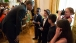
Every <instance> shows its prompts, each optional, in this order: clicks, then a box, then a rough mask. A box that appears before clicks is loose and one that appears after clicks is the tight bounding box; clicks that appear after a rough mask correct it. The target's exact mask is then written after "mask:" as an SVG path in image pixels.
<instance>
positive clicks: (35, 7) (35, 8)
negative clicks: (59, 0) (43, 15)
mask: <svg viewBox="0 0 76 43" xmlns="http://www.w3.org/2000/svg"><path fill="white" fill-rule="evenodd" d="M34 1H35V6H34V13H35V14H36V10H37V6H38V4H37V0H34Z"/></svg>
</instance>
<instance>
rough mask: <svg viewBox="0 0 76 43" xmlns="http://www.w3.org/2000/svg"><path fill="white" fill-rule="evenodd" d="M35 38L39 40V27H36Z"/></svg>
mask: <svg viewBox="0 0 76 43" xmlns="http://www.w3.org/2000/svg"><path fill="white" fill-rule="evenodd" d="M35 38H37V39H38V27H35Z"/></svg>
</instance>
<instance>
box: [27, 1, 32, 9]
mask: <svg viewBox="0 0 76 43" xmlns="http://www.w3.org/2000/svg"><path fill="white" fill-rule="evenodd" d="M26 7H27V9H28V10H32V7H33V2H32V1H26Z"/></svg>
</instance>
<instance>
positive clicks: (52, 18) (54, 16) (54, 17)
mask: <svg viewBox="0 0 76 43" xmlns="http://www.w3.org/2000/svg"><path fill="white" fill-rule="evenodd" d="M48 19H50V20H51V21H52V22H53V23H55V22H56V19H57V16H56V15H55V14H50V15H49V16H48Z"/></svg>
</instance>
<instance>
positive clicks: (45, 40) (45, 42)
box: [42, 33, 47, 43]
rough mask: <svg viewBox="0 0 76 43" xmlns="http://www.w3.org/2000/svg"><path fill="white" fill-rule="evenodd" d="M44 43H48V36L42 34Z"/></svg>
mask: <svg viewBox="0 0 76 43" xmlns="http://www.w3.org/2000/svg"><path fill="white" fill-rule="evenodd" d="M42 43H47V34H45V33H42Z"/></svg>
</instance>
